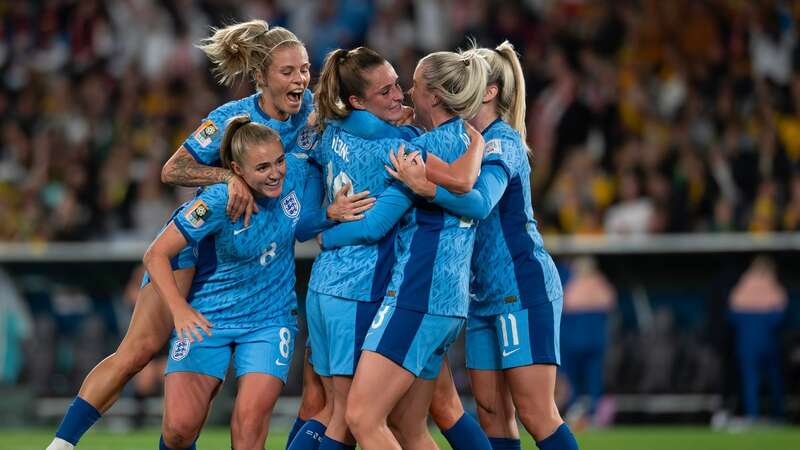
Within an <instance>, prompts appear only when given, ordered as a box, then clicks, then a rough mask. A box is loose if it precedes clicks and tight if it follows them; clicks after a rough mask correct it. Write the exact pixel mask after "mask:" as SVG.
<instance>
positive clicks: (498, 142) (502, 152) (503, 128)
mask: <svg viewBox="0 0 800 450" xmlns="http://www.w3.org/2000/svg"><path fill="white" fill-rule="evenodd" d="M483 138H484V141H485V147H484V152H483V153H484V159H486V160H492V159H499V160H502V161H504V162H506V163H507V164H509V165H511V166H514V167H510V168H511V169H514V168H516V166H518V165H519V164H520V163H521V162H522V161H523V160H524V159H525V155H526V154H527V149H526V147H525V143H524V142H523V141H522V137H521V136H520V134H519V132H517V130H515V129H514V128H512V127H511V126H510V125H508V124H507V123H506V122H503V121H498V122H495V123H494V124H492V125H491V126H490V128H489V129H488V130H486V132H485V133H484V136H483Z"/></svg>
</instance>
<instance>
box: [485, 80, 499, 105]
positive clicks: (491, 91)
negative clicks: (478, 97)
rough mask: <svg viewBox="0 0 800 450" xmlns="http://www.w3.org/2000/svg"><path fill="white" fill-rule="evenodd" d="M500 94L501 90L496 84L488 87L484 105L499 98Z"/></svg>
mask: <svg viewBox="0 0 800 450" xmlns="http://www.w3.org/2000/svg"><path fill="white" fill-rule="evenodd" d="M499 93H500V88H498V87H497V85H496V84H490V85H488V86H486V92H485V93H484V94H483V103H489V102H490V101H492V100H494V99H495V98H496V97H497V94H499Z"/></svg>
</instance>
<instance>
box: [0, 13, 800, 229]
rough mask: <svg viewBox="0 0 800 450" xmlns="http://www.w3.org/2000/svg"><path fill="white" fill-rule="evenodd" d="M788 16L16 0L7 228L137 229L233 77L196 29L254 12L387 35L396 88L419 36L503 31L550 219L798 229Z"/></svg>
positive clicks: (10, 22)
mask: <svg viewBox="0 0 800 450" xmlns="http://www.w3.org/2000/svg"><path fill="white" fill-rule="evenodd" d="M798 16H800V8H797V7H792V4H790V3H787V2H776V1H766V2H756V3H753V2H730V1H726V0H708V1H705V2H688V1H682V2H652V1H643V0H634V1H630V2H613V1H598V2H532V1H521V0H517V1H510V2H499V1H492V0H485V1H484V0H469V2H468V6H464V4H463V2H462V3H459V2H449V1H420V0H383V1H380V2H369V1H365V0H337V1H336V2H315V1H311V0H295V1H293V0H278V1H274V2H259V1H256V0H246V1H241V2H235V3H229V2H217V1H209V2H191V1H187V0H170V1H166V2H156V1H154V0H137V1H104V0H88V1H77V0H52V1H48V2H11V3H9V4H8V5H7V6H6V7H5V8H2V9H0V32H1V33H2V35H3V39H2V40H1V41H0V78H2V80H3V83H2V84H0V113H3V116H4V123H3V125H2V128H1V129H0V133H2V136H3V140H2V144H0V213H1V214H2V215H3V217H8V218H10V220H7V221H4V223H3V224H2V225H0V239H2V240H14V241H43V240H45V241H46V240H87V239H121V238H129V237H134V238H137V239H144V236H145V235H147V234H148V233H149V232H150V230H147V229H145V228H147V227H146V226H144V225H143V224H144V223H147V222H149V221H150V219H149V218H148V217H145V216H146V214H144V213H143V212H142V211H146V210H151V209H152V210H153V211H162V210H164V207H165V206H167V205H173V206H174V205H175V204H177V203H179V200H180V199H181V198H182V197H183V194H182V193H176V192H175V191H173V188H170V187H168V186H163V185H162V186H157V185H156V183H153V182H152V181H153V180H152V177H150V176H149V173H150V172H149V171H148V169H147V168H149V167H153V166H161V165H162V163H163V161H164V160H165V159H166V158H167V157H168V156H169V153H170V151H171V149H173V148H175V147H176V146H177V144H179V142H178V140H179V139H180V137H181V136H185V135H186V134H187V133H188V132H189V131H191V130H192V129H193V127H194V124H195V123H196V122H197V119H198V118H200V117H201V116H202V115H203V113H204V112H205V111H208V110H209V109H211V107H212V106H213V105H216V104H219V103H222V102H223V101H224V100H227V99H230V98H234V97H241V96H242V95H241V94H242V92H240V91H238V90H239V89H242V87H243V86H238V87H233V88H230V89H227V88H222V87H219V86H216V85H215V83H214V82H213V80H212V79H211V78H210V77H209V76H207V74H208V73H209V71H208V70H206V68H205V67H203V65H204V64H207V63H206V61H205V58H203V56H202V54H201V52H200V51H199V50H198V49H196V48H194V47H193V44H196V43H197V41H198V40H199V38H200V37H202V36H205V35H206V34H207V33H208V27H209V26H210V25H217V26H218V25H221V24H223V23H226V21H227V22H230V21H231V20H236V19H243V20H244V19H250V18H252V17H258V18H262V19H266V20H268V21H269V22H271V23H278V24H286V25H287V26H288V27H289V28H290V29H292V30H293V31H294V32H295V33H296V34H297V35H298V36H299V37H300V38H301V39H303V40H304V41H305V42H307V43H308V44H309V53H310V55H312V58H314V55H317V59H319V58H321V55H324V54H325V53H326V52H327V50H328V49H329V48H334V47H349V46H354V45H357V44H362V43H363V44H366V45H369V46H372V47H374V48H378V49H383V50H384V52H383V53H385V54H386V55H388V56H389V58H390V59H391V60H392V62H393V63H394V65H395V66H396V67H397V72H398V74H399V75H400V80H401V83H404V87H408V85H409V82H410V74H411V73H412V71H413V68H414V66H415V65H416V62H417V60H418V58H419V57H420V55H421V53H423V52H426V51H429V50H430V51H433V50H452V49H454V48H455V47H457V46H459V45H462V46H463V40H464V36H475V37H476V38H477V39H478V40H479V44H482V45H483V44H485V45H491V44H493V43H496V42H500V41H501V40H503V39H509V40H510V41H511V42H512V43H513V44H514V45H515V47H516V48H517V49H518V50H519V51H520V53H521V55H522V63H523V66H524V71H525V76H526V78H527V81H528V86H529V87H528V93H529V98H528V103H529V106H530V107H529V108H528V110H529V112H530V113H529V114H528V122H527V123H528V124H529V126H528V128H529V130H530V133H529V136H530V142H529V144H530V145H531V147H532V149H533V161H534V164H533V175H532V182H533V185H534V197H536V198H540V199H541V202H540V204H541V205H543V208H542V209H541V210H539V211H538V212H537V220H539V221H540V225H541V227H542V229H543V230H544V231H547V232H560V233H567V234H584V233H589V234H596V233H619V232H624V233H634V232H635V233H663V232H667V233H668V232H695V231H758V232H772V231H792V230H797V229H798V225H797V224H798V219H797V216H798V212H797V210H798V206H797V200H795V198H796V194H794V193H793V192H794V191H793V189H794V188H793V187H792V186H793V184H792V183H793V181H792V180H793V179H794V178H793V177H795V176H796V175H794V174H796V173H798V172H800V75H798V74H797V73H796V72H797V68H798V67H799V66H800V51H798V45H797V26H796V23H797V19H798ZM317 66H319V65H318V64H317ZM631 174H636V175H635V176H633V175H631ZM634 179H635V181H634ZM575 180H579V181H578V182H577V183H576V182H575ZM587 181H588V182H587ZM153 214H154V215H155V213H153ZM50 218H55V220H50ZM623 219H624V220H623Z"/></svg>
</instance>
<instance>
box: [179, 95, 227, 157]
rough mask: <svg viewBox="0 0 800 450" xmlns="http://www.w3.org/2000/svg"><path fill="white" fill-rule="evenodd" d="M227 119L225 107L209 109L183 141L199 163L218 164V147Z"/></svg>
mask: <svg viewBox="0 0 800 450" xmlns="http://www.w3.org/2000/svg"><path fill="white" fill-rule="evenodd" d="M227 119H228V117H227V115H226V111H225V108H223V107H220V108H217V109H215V110H214V111H211V113H210V114H209V115H208V117H206V118H205V119H203V122H202V123H201V124H200V126H199V127H198V128H197V129H196V130H195V131H194V132H192V134H191V135H189V137H187V138H186V140H185V141H184V142H183V147H184V148H186V150H187V151H189V153H190V154H191V155H192V156H193V157H194V159H195V160H197V162H199V163H200V164H205V165H207V166H219V165H220V164H219V162H220V159H219V147H220V143H221V142H222V135H223V134H224V132H225V122H226V120H227Z"/></svg>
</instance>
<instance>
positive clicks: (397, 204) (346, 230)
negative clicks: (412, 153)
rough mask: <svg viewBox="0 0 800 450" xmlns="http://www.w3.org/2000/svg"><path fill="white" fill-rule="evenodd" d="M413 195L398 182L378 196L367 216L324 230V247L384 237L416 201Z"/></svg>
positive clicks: (376, 239)
mask: <svg viewBox="0 0 800 450" xmlns="http://www.w3.org/2000/svg"><path fill="white" fill-rule="evenodd" d="M413 199H414V195H413V194H412V193H411V192H410V191H408V189H407V188H405V187H404V186H402V185H399V184H397V183H395V184H392V185H391V186H389V187H388V188H387V189H386V190H385V191H383V192H382V193H381V195H379V196H378V198H377V199H376V200H375V204H374V205H373V206H372V208H370V209H369V210H368V211H367V212H365V213H364V218H363V219H361V220H357V221H355V222H347V223H341V224H339V225H336V226H335V227H333V228H331V229H329V230H327V231H325V232H323V233H322V248H324V249H332V248H338V247H344V246H347V245H361V244H371V243H374V242H377V241H379V240H380V239H381V238H382V237H384V236H385V235H386V234H387V233H388V232H389V231H390V230H391V229H392V228H393V227H394V226H395V224H397V222H398V221H399V220H400V218H401V217H403V214H405V212H406V210H408V208H410V207H411V205H412V204H413V203H414V200H413Z"/></svg>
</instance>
